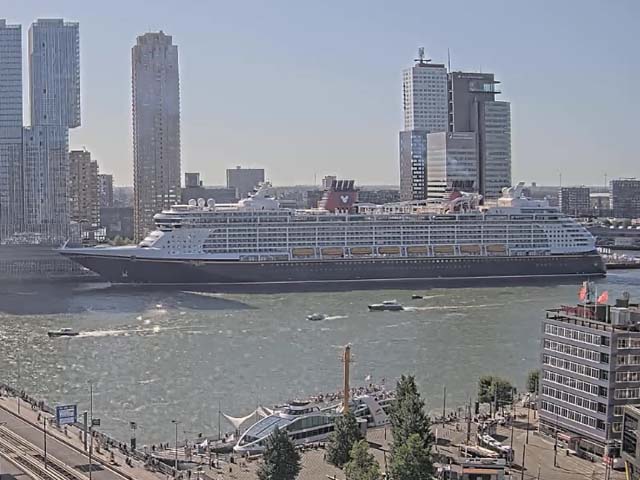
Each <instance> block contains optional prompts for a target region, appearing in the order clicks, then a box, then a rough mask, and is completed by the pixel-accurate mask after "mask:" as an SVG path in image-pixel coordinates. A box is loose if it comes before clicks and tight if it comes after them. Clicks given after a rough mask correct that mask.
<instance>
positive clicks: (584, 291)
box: [578, 285, 587, 302]
mask: <svg viewBox="0 0 640 480" xmlns="http://www.w3.org/2000/svg"><path fill="white" fill-rule="evenodd" d="M578 298H579V299H580V300H581V301H583V302H584V301H585V300H586V299H587V287H586V285H582V287H581V288H580V291H579V292H578Z"/></svg>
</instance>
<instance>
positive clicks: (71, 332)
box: [47, 328, 80, 337]
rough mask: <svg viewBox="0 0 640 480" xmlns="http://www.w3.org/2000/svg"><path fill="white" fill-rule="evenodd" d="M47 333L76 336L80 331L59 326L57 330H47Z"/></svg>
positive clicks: (54, 335)
mask: <svg viewBox="0 0 640 480" xmlns="http://www.w3.org/2000/svg"><path fill="white" fill-rule="evenodd" d="M47 335H49V336H50V337H77V336H78V335H80V333H79V332H76V331H75V330H73V329H71V328H61V329H59V330H49V331H48V332H47Z"/></svg>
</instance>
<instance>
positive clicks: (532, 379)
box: [527, 370, 540, 393]
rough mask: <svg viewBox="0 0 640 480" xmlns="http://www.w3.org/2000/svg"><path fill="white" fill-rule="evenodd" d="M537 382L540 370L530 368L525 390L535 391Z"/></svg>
mask: <svg viewBox="0 0 640 480" xmlns="http://www.w3.org/2000/svg"><path fill="white" fill-rule="evenodd" d="M539 382H540V370H531V371H530V372H529V374H528V375H527V391H528V392H529V393H534V392H537V391H538V383H539Z"/></svg>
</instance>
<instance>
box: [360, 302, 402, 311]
mask: <svg viewBox="0 0 640 480" xmlns="http://www.w3.org/2000/svg"><path fill="white" fill-rule="evenodd" d="M369 310H371V311H376V312H378V311H385V312H398V311H400V310H404V307H403V306H402V305H401V304H399V303H398V301H397V300H385V301H384V302H382V303H374V304H372V305H369Z"/></svg>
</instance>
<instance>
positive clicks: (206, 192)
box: [180, 172, 238, 204]
mask: <svg viewBox="0 0 640 480" xmlns="http://www.w3.org/2000/svg"><path fill="white" fill-rule="evenodd" d="M180 195H181V203H183V204H188V203H189V201H190V200H195V201H198V199H200V198H202V199H204V200H205V201H208V200H209V199H212V200H213V201H214V202H215V203H235V202H236V201H237V200H238V199H237V198H236V189H235V188H233V187H231V188H229V187H228V188H224V187H205V186H203V182H202V180H200V173H199V172H190V173H185V174H184V188H183V189H182V190H181V191H180Z"/></svg>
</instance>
